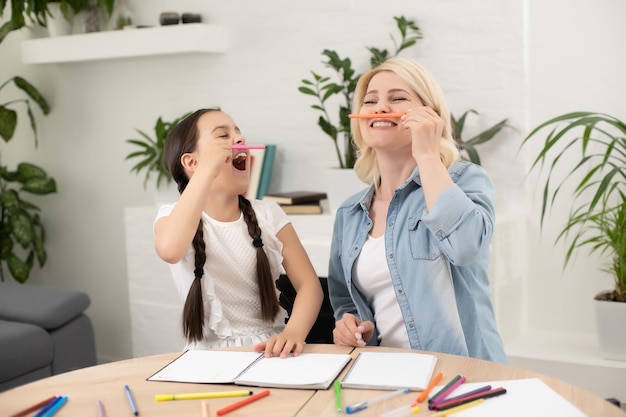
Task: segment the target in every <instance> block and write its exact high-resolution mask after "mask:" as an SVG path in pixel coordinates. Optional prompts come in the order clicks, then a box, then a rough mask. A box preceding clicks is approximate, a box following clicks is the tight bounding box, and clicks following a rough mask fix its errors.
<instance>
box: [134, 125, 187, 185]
mask: <svg viewBox="0 0 626 417" xmlns="http://www.w3.org/2000/svg"><path fill="white" fill-rule="evenodd" d="M190 114H191V113H185V114H184V115H182V116H180V117H178V118H176V119H174V120H173V121H171V122H166V121H164V120H163V118H162V117H161V116H159V118H158V119H157V121H156V124H155V125H154V135H155V137H154V138H151V137H150V135H148V134H147V133H145V132H143V131H141V130H139V129H135V130H136V131H137V133H139V134H140V135H141V136H142V139H127V140H126V142H128V143H130V144H132V145H135V146H137V147H139V150H137V151H134V152H131V153H129V154H128V155H127V156H126V158H125V159H135V160H139V162H137V163H136V164H135V165H134V166H133V167H132V168H131V172H135V173H136V174H140V173H141V172H142V171H143V172H145V179H144V182H143V186H144V188H146V187H147V185H148V181H149V180H150V175H151V174H155V175H156V176H157V182H156V187H157V188H159V187H160V186H161V183H162V182H163V181H165V183H166V184H169V183H170V182H171V181H172V177H171V176H170V174H169V172H167V170H166V169H165V166H164V165H163V145H164V144H165V139H167V135H169V133H170V131H171V130H172V129H173V128H174V126H176V125H177V124H178V123H180V121H181V120H183V119H184V118H185V117H187V116H189V115H190Z"/></svg>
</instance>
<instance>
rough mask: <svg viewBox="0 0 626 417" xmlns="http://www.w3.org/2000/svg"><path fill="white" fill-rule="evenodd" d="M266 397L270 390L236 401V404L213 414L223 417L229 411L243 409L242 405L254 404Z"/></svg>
mask: <svg viewBox="0 0 626 417" xmlns="http://www.w3.org/2000/svg"><path fill="white" fill-rule="evenodd" d="M268 395H270V390H265V391H261V392H259V393H258V394H254V395H253V396H251V397H248V398H246V399H245V400H241V401H237V402H236V403H233V404H231V405H229V406H227V407H224V408H221V409H219V410H217V412H216V413H215V414H216V415H218V416H223V415H224V414H226V413H230V412H231V411H234V410H236V409H238V408H240V407H243V406H244V405H247V404H250V403H251V402H254V401H256V400H260V399H261V398H263V397H267V396H268Z"/></svg>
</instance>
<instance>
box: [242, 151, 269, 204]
mask: <svg viewBox="0 0 626 417" xmlns="http://www.w3.org/2000/svg"><path fill="white" fill-rule="evenodd" d="M264 157H265V149H250V183H249V184H248V190H247V191H246V198H247V199H248V200H254V199H255V198H256V195H257V192H258V191H259V182H260V181H261V172H262V170H263V158H264Z"/></svg>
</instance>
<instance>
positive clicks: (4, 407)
mask: <svg viewBox="0 0 626 417" xmlns="http://www.w3.org/2000/svg"><path fill="white" fill-rule="evenodd" d="M235 350H249V348H237V349H235ZM364 350H376V351H385V350H388V351H402V350H400V349H390V348H362V349H352V348H350V347H346V346H336V345H315V344H309V345H306V347H305V352H325V353H350V354H351V355H352V356H353V357H356V355H357V354H358V353H359V352H361V351H364ZM429 353H430V352H429ZM178 355H180V352H174V353H167V354H162V355H154V356H148V357H143V358H136V359H129V360H124V361H119V362H112V363H107V364H103V365H98V366H93V367H90V368H84V369H80V370H77V371H73V372H68V373H65V374H61V375H56V376H53V377H50V378H45V379H42V380H39V381H36V382H32V383H30V384H26V385H22V386H20V387H17V388H13V389H11V390H8V391H5V392H2V393H0V416H9V415H12V414H14V413H16V412H18V411H21V410H23V409H25V408H27V407H29V406H31V405H33V404H35V403H37V402H39V401H41V400H43V399H45V398H48V397H51V396H54V395H67V396H68V397H69V401H68V403H67V404H66V405H65V406H64V407H63V408H62V409H61V410H60V411H59V412H58V413H57V414H56V416H55V417H74V416H76V417H78V416H80V417H84V416H86V417H90V416H93V417H97V416H98V408H97V403H98V401H102V402H103V403H104V406H105V410H106V415H107V417H113V416H115V417H124V416H127V417H132V416H133V414H132V412H131V409H130V406H129V403H128V399H127V398H126V394H125V392H124V385H129V386H130V388H131V390H132V392H133V394H134V396H135V399H136V403H137V408H138V410H139V416H140V417H146V416H147V417H160V416H168V417H169V416H176V417H187V416H189V417H199V416H201V410H200V403H201V400H182V401H166V402H155V400H154V396H155V395H156V394H171V393H187V392H207V391H224V390H233V389H240V388H241V387H239V386H236V385H217V384H181V383H174V382H155V381H147V380H146V379H147V378H148V377H149V376H151V375H152V374H154V373H155V372H156V371H158V370H159V369H161V368H162V367H163V366H165V365H167V364H168V363H169V362H171V361H172V360H174V359H175V358H176V357H177V356H178ZM434 355H436V356H437V357H438V358H439V360H438V364H437V366H436V368H435V373H437V372H443V373H444V375H456V374H463V375H465V376H467V378H468V381H473V382H479V381H494V380H506V379H520V378H533V377H537V378H539V379H541V380H542V381H543V382H545V383H546V384H547V385H548V386H550V387H551V388H552V389H554V390H555V391H556V392H558V393H559V394H560V395H561V396H562V397H564V398H565V399H567V400H568V401H570V402H571V403H572V404H574V405H575V406H576V407H578V408H579V409H580V410H581V411H583V412H584V413H585V414H587V415H588V416H589V417H625V416H626V413H625V412H623V411H621V410H620V409H619V408H617V407H615V406H614V405H613V404H610V403H609V402H607V401H605V400H604V399H602V398H600V397H598V396H596V395H594V394H592V393H590V392H588V391H585V390H583V389H581V388H577V387H574V386H572V385H570V384H568V383H566V382H563V381H560V380H557V379H554V378H550V377H547V376H544V375H541V374H537V373H535V372H531V371H527V370H524V369H519V368H514V367H511V366H505V365H500V364H496V363H492V362H488V361H482V360H477V359H471V358H466V357H461V356H454V355H446V354H441V353H434ZM349 366H350V365H348V367H346V369H344V371H343V372H342V374H341V376H343V374H345V373H346V372H347V370H348V369H349ZM341 376H340V377H341ZM251 389H252V390H256V391H258V390H259V388H258V387H257V388H251ZM384 392H386V391H375V390H356V389H344V390H343V391H342V396H343V400H344V404H346V405H347V404H352V403H355V402H358V401H363V400H367V399H370V398H373V397H375V396H377V395H380V394H382V393H384ZM235 400H237V399H233V398H216V399H210V400H206V401H207V402H208V403H209V404H210V416H211V417H213V416H215V411H216V410H218V409H219V408H222V407H225V406H226V405H228V404H231V403H233V402H234V401H235ZM405 402H406V400H403V399H401V398H395V399H390V400H387V401H386V402H385V408H384V409H379V410H377V409H376V407H372V408H371V409H368V410H364V411H362V412H359V413H358V414H355V416H356V417H372V416H374V415H376V414H377V413H379V412H381V411H386V410H389V409H390V408H392V407H396V406H401V405H404V404H405ZM433 413H434V412H432V411H429V410H427V408H426V407H422V410H420V412H419V413H418V414H417V416H429V415H432V414H433ZM30 415H33V414H32V413H31V414H30ZM344 415H345V414H344ZM226 416H228V417H243V416H254V417H265V416H267V417H270V416H271V417H287V416H295V417H324V416H335V417H336V416H337V413H336V410H335V399H334V392H333V390H332V388H331V389H328V390H319V391H313V390H297V389H293V390H289V389H274V388H273V389H271V395H270V396H268V397H266V398H264V399H263V400H259V401H257V402H255V403H253V404H250V405H248V406H246V407H243V408H240V409H239V410H236V411H233V412H231V413H229V414H227V415H226ZM555 417H557V416H555Z"/></svg>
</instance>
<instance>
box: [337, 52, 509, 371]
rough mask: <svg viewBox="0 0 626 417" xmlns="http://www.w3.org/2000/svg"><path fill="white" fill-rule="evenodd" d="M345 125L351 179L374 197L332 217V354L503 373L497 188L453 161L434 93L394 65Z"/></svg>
mask: <svg viewBox="0 0 626 417" xmlns="http://www.w3.org/2000/svg"><path fill="white" fill-rule="evenodd" d="M353 113H355V114H359V115H361V116H362V117H360V118H354V119H353V120H352V132H353V138H354V141H355V143H356V145H357V146H358V148H359V156H358V159H357V162H356V165H355V168H354V169H355V171H356V173H357V175H358V176H359V177H360V178H361V179H362V180H364V181H366V182H368V183H371V186H370V187H369V188H368V189H366V190H364V191H362V192H360V193H358V194H356V195H354V196H352V197H350V198H349V199H347V200H346V201H345V202H344V203H343V204H342V205H341V206H340V207H339V209H338V210H337V213H336V219H335V226H334V232H333V240H332V245H331V259H330V263H329V276H328V281H329V292H330V299H331V303H332V306H333V309H334V312H335V319H336V324H335V329H334V331H333V337H334V341H335V343H337V344H342V345H350V346H365V345H366V344H368V345H381V346H393V347H401V348H411V349H418V350H426V351H435V352H444V353H451V354H456V355H463V356H470V357H474V358H481V359H487V360H492V361H497V362H503V363H506V361H507V359H506V355H505V353H504V349H503V345H502V340H501V338H500V335H499V333H498V330H497V327H496V323H495V317H494V313H493V307H492V303H491V300H490V289H489V279H488V276H487V266H488V264H489V244H490V242H491V238H492V235H493V227H494V216H495V213H494V206H493V197H494V188H493V186H492V183H491V181H490V179H489V177H488V175H487V174H486V172H485V171H484V170H483V169H482V168H481V167H480V166H478V165H474V164H471V163H469V162H465V161H461V160H460V156H459V152H458V150H457V147H456V145H455V142H454V140H453V139H452V136H451V123H450V112H449V110H448V107H447V105H446V102H445V98H444V95H443V93H442V91H441V88H440V87H439V85H438V83H437V82H436V80H435V79H434V78H433V77H432V76H431V75H430V74H429V73H428V72H427V71H426V70H425V69H424V68H422V67H421V66H420V65H419V64H417V63H416V62H414V61H413V60H409V59H404V58H391V59H389V60H387V61H385V62H383V63H382V64H381V65H380V66H378V67H376V68H374V69H372V70H371V71H369V72H367V73H365V74H363V76H362V77H361V78H360V79H359V82H358V84H357V87H356V91H355V97H354V104H353ZM394 113H395V114H394ZM363 116H364V117H363Z"/></svg>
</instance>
